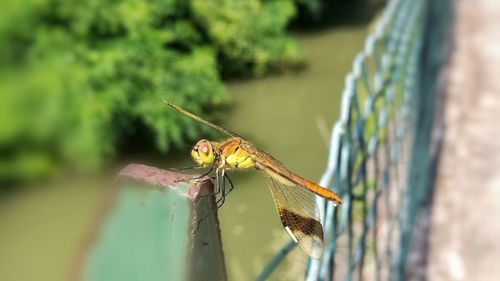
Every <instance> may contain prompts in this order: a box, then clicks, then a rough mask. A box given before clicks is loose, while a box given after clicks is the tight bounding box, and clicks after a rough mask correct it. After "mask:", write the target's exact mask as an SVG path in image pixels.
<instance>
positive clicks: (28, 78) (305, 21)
mask: <svg viewBox="0 0 500 281" xmlns="http://www.w3.org/2000/svg"><path fill="white" fill-rule="evenodd" d="M384 3H385V1H383V0H357V1H353V0H275V1H273V0H267V1H260V0H245V1H215V0H214V1H205V0H189V1H182V0H148V1H143V0H119V1H116V0H104V1H96V0H81V1H63V0H22V1H19V0H4V1H2V11H1V12H0V249H1V251H0V280H65V279H66V278H67V277H68V272H69V269H70V267H71V264H72V262H73V260H74V257H75V255H76V253H77V252H78V249H79V247H80V245H81V241H82V239H83V237H84V234H85V233H86V230H87V228H88V227H89V225H90V224H91V222H92V220H93V219H94V218H95V216H96V215H97V211H98V209H99V207H100V206H101V205H102V202H103V198H104V195H105V194H106V192H107V191H108V190H109V188H110V187H111V186H112V181H113V179H114V175H115V174H116V172H117V171H118V170H120V169H121V168H122V167H124V165H126V164H127V163H131V162H136V163H144V164H150V165H154V166H157V167H160V168H182V167H187V166H192V165H193V164H192V162H191V160H190V157H189V151H190V148H191V146H192V145H193V144H194V143H195V142H196V140H197V139H199V138H202V137H204V138H211V139H216V140H217V139H220V138H221V137H222V136H220V135H218V134H217V132H214V130H213V129H210V128H208V127H204V126H201V125H200V124H198V123H196V122H194V121H192V120H190V119H188V118H185V117H184V116H182V115H180V114H179V113H177V112H175V111H173V110H170V109H168V108H166V107H165V105H164V104H162V103H161V102H160V99H161V98H163V99H166V100H169V101H171V102H173V103H176V104H178V105H180V106H182V107H184V108H186V109H188V110H189V111H192V112H194V113H195V114H198V115H200V116H202V117H203V118H206V119H207V120H211V121H214V122H217V123H219V124H221V125H223V126H225V127H227V128H229V129H230V130H232V131H236V132H238V133H239V134H241V135H242V136H244V137H246V138H247V139H249V140H250V141H252V142H253V143H255V144H256V145H257V146H259V147H261V148H263V149H264V150H266V151H268V152H269V153H270V154H272V155H273V156H275V157H276V158H277V159H279V160H280V161H282V162H283V163H285V164H286V166H287V167H289V168H290V169H291V170H292V171H294V172H296V173H298V174H300V175H302V176H304V177H306V178H309V179H311V180H313V181H316V180H318V177H319V176H320V174H321V172H322V170H323V167H324V165H325V162H326V152H327V141H328V137H329V128H330V127H331V125H332V123H333V122H334V120H336V118H337V116H338V107H339V102H340V94H341V90H342V88H343V85H344V76H345V74H346V73H347V72H348V71H349V70H350V69H351V65H352V61H353V59H354V56H355V55H356V53H357V52H358V51H359V50H361V49H362V48H363V45H364V40H365V36H366V34H367V33H368V31H369V30H370V23H371V22H372V20H373V18H375V17H376V15H377V11H379V10H380V9H381V8H382V7H383V4H384ZM297 147H301V148H302V149H297ZM233 182H234V183H235V190H234V192H233V193H231V195H230V196H229V198H228V200H227V201H226V202H227V203H226V204H225V205H224V207H223V208H222V209H221V210H220V211H219V214H220V219H221V227H222V231H223V233H222V237H223V244H224V252H225V255H226V263H227V270H228V275H229V278H230V280H249V279H253V278H254V277H255V276H256V274H258V273H259V272H260V270H261V269H262V267H263V266H264V265H265V264H266V263H267V261H268V260H269V259H270V258H271V257H272V256H273V255H274V253H275V252H276V251H277V250H278V249H280V248H281V246H282V245H283V244H284V243H285V242H286V241H288V239H289V238H288V236H287V235H286V233H285V232H284V231H283V230H282V227H281V224H280V222H279V219H278V216H277V215H275V209H274V205H273V203H272V198H271V195H270V192H269V191H268V188H267V186H266V182H265V179H264V178H262V177H261V175H259V174H258V173H255V172H253V171H251V172H248V173H240V174H236V175H234V176H233ZM271 214H272V215H271ZM305 260H306V256H305V255H304V254H303V253H302V252H301V251H300V250H294V251H293V252H292V257H291V258H289V259H287V261H286V262H285V263H283V264H282V265H280V268H279V271H278V272H277V273H276V274H278V275H276V276H278V277H279V278H282V279H291V278H296V277H297V276H302V274H303V269H304V266H305Z"/></svg>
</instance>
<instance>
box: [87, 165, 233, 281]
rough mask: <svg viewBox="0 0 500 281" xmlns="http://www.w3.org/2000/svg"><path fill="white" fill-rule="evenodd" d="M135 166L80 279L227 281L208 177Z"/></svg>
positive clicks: (122, 178) (123, 179)
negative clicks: (196, 177)
mask: <svg viewBox="0 0 500 281" xmlns="http://www.w3.org/2000/svg"><path fill="white" fill-rule="evenodd" d="M192 178H193V175H187V174H183V173H179V172H172V171H167V170H161V169H157V168H154V167H149V166H144V165H137V164H131V165H129V166H127V167H126V168H125V169H123V170H122V171H121V172H120V173H119V176H118V179H119V182H118V183H119V189H118V192H117V193H116V196H115V197H114V200H113V203H111V205H110V208H109V210H108V211H107V212H106V215H105V216H104V217H103V220H102V222H101V223H99V224H98V227H97V228H96V230H95V234H94V235H93V238H92V239H90V240H89V241H90V243H88V246H87V247H86V250H85V253H84V255H83V256H82V259H81V262H80V265H81V266H80V269H79V273H78V274H77V275H78V279H80V280H85V281H101V280H102V281H109V280H120V281H126V280H148V281H155V280H172V281H176V280H226V269H225V265H224V256H223V252H222V242H221V236H220V229H219V221H218V218H217V211H216V208H215V202H214V196H203V195H207V194H210V193H212V192H213V185H212V182H211V180H210V179H209V178H208V177H205V178H202V179H198V180H193V179H192Z"/></svg>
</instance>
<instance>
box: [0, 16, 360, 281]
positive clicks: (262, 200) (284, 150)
mask: <svg viewBox="0 0 500 281" xmlns="http://www.w3.org/2000/svg"><path fill="white" fill-rule="evenodd" d="M365 36H366V27H365V26H362V25H360V26H354V27H341V28H334V29H329V30H324V31H321V32H314V33H307V34H297V35H296V38H297V40H298V41H299V43H300V45H301V46H302V48H303V50H304V52H305V58H306V61H307V68H306V69H304V70H303V71H300V72H297V73H287V74H284V75H280V76H273V77H269V78H264V79H258V80H249V81H243V82H242V81H238V82H230V83H229V84H228V89H229V92H230V93H231V96H232V98H233V100H232V105H231V111H230V113H229V114H228V115H227V116H228V119H227V120H226V121H225V123H224V126H225V127H227V128H229V129H231V130H233V131H236V132H237V133H239V134H240V135H242V136H244V137H245V138H247V139H248V140H250V141H251V142H253V143H254V144H256V145H257V146H259V147H261V148H262V149H264V150H266V151H267V152H269V153H270V154H272V155H273V156H274V157H276V158H277V159H278V160H280V161H281V162H282V163H284V164H285V165H286V166H287V167H288V168H289V169H290V170H292V171H294V172H296V173H297V174H299V175H301V176H303V177H305V178H308V179H311V180H313V181H317V180H318V179H319V176H320V175H321V173H322V171H323V168H324V166H325V163H326V153H327V145H326V142H327V138H328V134H329V128H330V127H331V125H332V124H333V122H334V120H336V119H337V117H338V108H339V102H340V95H341V90H342V87H343V82H344V77H345V74H346V73H347V72H348V71H349V70H350V69H351V62H352V60H353V58H354V56H355V55H356V53H357V52H358V51H359V50H361V49H362V47H363V42H364V37H365ZM188 155H189V154H188V153H186V156H185V158H184V159H182V160H181V161H179V162H175V163H174V162H170V163H167V164H165V165H161V166H163V167H165V168H167V167H183V166H186V163H187V161H188V160H189V156H188ZM232 179H233V182H234V183H235V189H234V191H233V192H232V193H231V194H230V195H229V197H228V200H226V204H225V205H224V207H223V208H222V209H221V210H220V212H219V214H220V218H221V227H222V232H223V233H222V235H223V244H224V252H225V256H226V263H227V269H228V274H229V278H230V280H252V279H253V278H254V277H255V276H256V275H257V274H258V273H259V272H260V270H261V269H262V267H263V266H264V265H265V264H266V263H267V261H269V259H270V258H271V257H272V256H273V253H274V252H276V251H277V250H278V249H280V248H281V246H282V245H284V243H286V242H287V241H288V239H289V237H288V236H287V234H286V233H285V231H283V229H282V227H281V223H280V222H279V218H278V215H277V214H276V211H275V209H274V205H273V202H272V199H271V194H270V192H269V190H268V187H267V183H266V181H265V178H264V177H262V176H261V175H260V174H258V173H257V172H256V171H254V170H249V171H247V172H241V173H236V174H234V175H232ZM106 181H107V180H106ZM106 181H105V180H94V181H90V182H89V180H88V179H87V178H76V179H71V180H65V181H64V184H61V183H59V184H58V183H54V184H53V185H52V186H49V187H43V188H36V187H35V188H33V189H28V190H25V191H22V192H19V193H17V194H14V195H12V196H10V198H7V199H5V198H3V199H2V200H1V201H0V249H1V251H0V280H65V279H67V277H68V276H69V271H70V268H71V266H72V265H73V263H74V259H75V257H76V254H75V253H77V252H78V249H79V243H80V241H81V240H82V239H83V237H84V234H85V230H86V228H87V227H88V226H89V224H90V223H91V221H92V219H93V218H94V217H95V215H96V213H97V210H98V208H99V206H100V205H101V203H102V201H103V199H102V198H103V195H104V194H105V191H106V189H105V188H102V186H106V185H108V183H107V182H106ZM305 258H306V255H305V254H304V253H302V252H301V251H300V249H295V250H294V251H293V252H292V253H291V255H290V256H289V258H287V261H286V263H284V264H283V265H282V266H281V267H280V270H279V271H278V272H277V273H276V274H275V275H274V276H273V280H297V279H298V280H300V279H302V276H303V267H304V260H305Z"/></svg>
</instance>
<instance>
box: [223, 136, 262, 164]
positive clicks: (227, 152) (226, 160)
mask: <svg viewBox="0 0 500 281" xmlns="http://www.w3.org/2000/svg"><path fill="white" fill-rule="evenodd" d="M221 158H222V159H221V163H222V165H221V166H226V167H228V168H240V169H242V168H243V169H245V168H251V167H253V166H254V165H255V163H254V162H253V159H252V157H251V155H250V154H249V153H248V152H247V151H246V150H245V149H243V148H242V147H241V146H240V145H239V144H238V142H236V141H234V140H233V139H229V140H228V141H226V142H224V143H223V144H222V145H221Z"/></svg>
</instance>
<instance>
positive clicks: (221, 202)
mask: <svg viewBox="0 0 500 281" xmlns="http://www.w3.org/2000/svg"><path fill="white" fill-rule="evenodd" d="M218 177H219V174H218V173H217V178H218ZM221 177H222V182H221V185H220V187H219V190H221V191H222V194H221V197H220V198H219V200H217V202H216V205H217V209H219V208H220V207H222V205H224V202H225V201H226V171H225V170H222V174H221ZM217 183H219V180H218V179H217Z"/></svg>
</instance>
